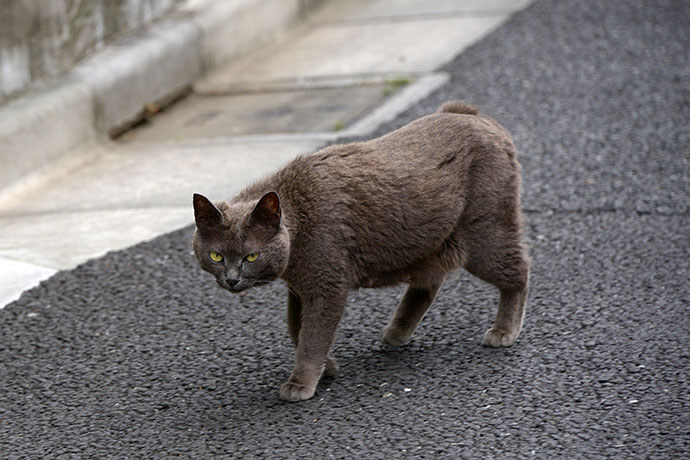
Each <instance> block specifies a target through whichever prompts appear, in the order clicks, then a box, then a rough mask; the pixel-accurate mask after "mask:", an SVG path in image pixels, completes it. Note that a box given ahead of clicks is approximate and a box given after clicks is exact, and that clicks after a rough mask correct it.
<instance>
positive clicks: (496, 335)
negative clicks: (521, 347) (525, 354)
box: [483, 327, 520, 347]
mask: <svg viewBox="0 0 690 460" xmlns="http://www.w3.org/2000/svg"><path fill="white" fill-rule="evenodd" d="M519 334H520V331H518V332H508V331H506V330H505V329H502V328H497V327H492V328H491V329H489V330H488V331H486V334H484V342H483V344H484V346H487V347H509V346H511V345H513V344H514V343H515V341H516V340H517V338H518V335H519Z"/></svg>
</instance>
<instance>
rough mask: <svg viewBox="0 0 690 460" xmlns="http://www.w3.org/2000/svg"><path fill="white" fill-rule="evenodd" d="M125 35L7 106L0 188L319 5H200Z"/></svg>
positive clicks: (1, 110) (2, 113)
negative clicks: (42, 87) (59, 77)
mask: <svg viewBox="0 0 690 460" xmlns="http://www.w3.org/2000/svg"><path fill="white" fill-rule="evenodd" d="M190 3H191V6H187V7H185V8H183V9H182V10H181V11H180V12H179V14H177V16H179V17H172V18H170V19H165V20H161V21H158V22H155V23H154V24H152V25H150V26H148V27H147V28H146V29H145V30H143V31H142V32H141V33H138V34H137V35H135V36H132V37H125V38H123V39H121V40H119V41H117V42H115V43H113V44H111V45H109V46H107V47H106V48H105V49H104V50H103V51H101V52H99V53H97V54H95V55H94V56H92V57H90V58H88V59H87V60H85V61H84V62H82V63H81V64H78V65H77V66H76V67H75V68H74V69H73V71H72V72H71V73H69V74H68V75H67V76H65V77H64V78H62V79H61V80H60V81H59V82H56V84H55V85H54V86H53V87H51V88H47V89H44V90H41V91H39V92H38V93H34V94H30V95H27V96H24V97H22V98H20V99H18V100H16V101H13V102H11V103H9V104H7V105H5V106H3V107H0V164H2V165H3V166H4V167H3V168H2V169H0V191H2V190H4V189H7V188H9V187H10V186H12V188H13V189H14V188H17V187H21V183H22V181H23V180H25V179H26V178H27V176H30V175H32V174H34V175H35V173H37V172H39V171H42V170H46V169H49V168H50V167H51V166H52V164H54V163H56V162H58V161H60V160H61V159H63V158H65V157H68V156H70V155H72V154H73V153H74V152H75V151H79V150H84V149H85V147H86V146H87V145H89V144H90V143H93V142H94V141H95V140H96V139H98V138H99V137H102V136H104V135H105V134H106V133H108V132H109V131H112V130H113V129H117V128H118V127H121V126H125V125H127V124H128V123H131V122H132V121H135V120H137V119H138V118H140V117H141V116H142V115H143V114H144V111H145V107H146V106H147V104H154V105H157V104H159V103H160V102H161V101H164V100H166V99H167V98H170V97H171V96H174V95H175V94H179V93H180V92H181V91H184V90H185V89H186V88H188V87H189V86H190V85H191V84H192V82H193V81H194V80H195V79H196V78H198V77H199V76H200V75H201V74H202V72H206V71H209V70H211V69H212V68H214V67H217V66H219V65H222V64H225V63H227V62H228V61H230V60H231V59H233V58H235V57H237V56H238V55H239V54H241V53H245V52H247V51H249V50H250V49H252V48H254V47H257V46H259V45H261V44H263V43H266V42H267V41H269V40H271V39H273V38H275V37H276V36H277V35H279V34H281V33H283V32H284V31H286V30H287V29H289V28H290V27H292V26H294V25H295V24H297V23H299V22H301V21H303V20H304V19H305V18H306V13H307V12H308V11H309V10H310V9H312V8H313V7H315V6H317V5H318V4H319V3H320V2H319V1H315V0H270V1H262V0H242V1H239V2H238V1H234V2H211V1H209V0H201V1H199V0H197V1H195V2H190Z"/></svg>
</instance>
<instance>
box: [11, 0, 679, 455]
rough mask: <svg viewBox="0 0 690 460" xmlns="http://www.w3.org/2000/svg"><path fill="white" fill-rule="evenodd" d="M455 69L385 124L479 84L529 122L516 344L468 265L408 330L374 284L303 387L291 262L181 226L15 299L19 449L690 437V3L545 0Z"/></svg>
mask: <svg viewBox="0 0 690 460" xmlns="http://www.w3.org/2000/svg"><path fill="white" fill-rule="evenodd" d="M446 70H447V71H449V72H450V73H451V74H452V75H453V79H452V81H451V82H450V83H449V84H448V85H447V86H446V87H444V88H443V89H442V90H440V91H439V92H437V93H436V94H434V95H432V96H431V97H430V98H428V99H427V100H424V101H423V102H422V103H420V104H419V105H418V106H415V107H413V108H412V109H410V110H409V111H408V112H406V113H405V114H403V115H402V116H401V117H400V118H399V119H397V120H396V121H395V123H394V124H393V125H391V126H387V127H385V128H383V129H382V131H385V130H389V129H391V128H393V127H394V126H397V125H401V124H404V123H405V122H407V121H409V120H411V119H413V118H416V117H417V116H419V115H422V114H425V113H428V112H431V111H433V110H435V108H436V107H437V106H438V105H439V104H440V103H441V102H442V101H445V100H447V99H456V98H460V99H466V100H468V101H471V102H473V103H476V104H478V105H480V106H481V108H482V111H483V112H484V113H486V114H489V115H491V116H493V117H494V118H496V119H497V120H498V121H500V122H501V123H502V124H503V125H504V126H505V127H506V128H507V129H508V130H509V131H510V132H511V133H512V134H513V136H514V139H515V141H516V144H517V146H518V150H519V152H520V155H521V157H520V158H521V162H522V165H523V170H524V194H523V197H524V207H525V209H526V218H527V221H528V224H527V225H528V238H529V242H530V244H531V246H532V249H531V254H532V257H533V260H534V262H533V271H532V278H531V281H532V285H531V296H530V300H529V302H528V312H527V317H526V320H525V326H524V330H523V334H522V335H521V337H520V339H519V341H518V343H517V344H516V345H515V346H514V347H512V348H510V349H502V350H493V349H488V348H483V347H481V345H480V343H481V337H482V334H483V333H484V331H485V330H486V329H487V328H488V327H489V326H490V324H491V321H492V319H493V316H494V315H495V308H496V302H497V293H496V292H494V291H493V288H491V287H490V286H487V285H484V284H482V283H481V282H479V281H477V280H475V279H473V278H472V277H470V276H469V275H467V274H465V273H457V274H456V275H454V276H452V277H451V278H450V279H449V280H448V281H447V282H446V284H445V285H444V287H443V288H442V291H441V292H440V294H439V297H438V299H437V302H436V304H435V306H434V307H432V310H431V311H430V312H429V314H428V316H427V318H425V320H424V322H423V324H422V325H421V326H420V329H419V330H418V332H417V334H416V335H415V336H414V338H413V340H412V342H411V343H410V344H409V345H407V346H405V347H403V348H402V349H398V350H388V349H384V348H383V347H381V346H380V345H379V342H378V339H379V334H380V330H381V328H382V327H383V326H384V325H385V323H386V320H387V319H388V317H389V315H391V314H392V312H393V309H394V306H395V303H396V300H397V299H398V298H399V297H400V296H401V294H402V288H395V289H386V290H362V291H359V292H357V293H354V294H353V295H352V296H351V298H350V302H349V308H348V311H347V314H346V318H345V319H344V321H343V324H342V327H341V330H340V334H339V338H338V342H337V349H336V356H337V357H338V359H339V363H340V365H341V372H340V374H339V376H338V377H336V378H335V379H334V380H332V381H329V382H324V383H322V384H321V385H320V387H319V389H318V390H317V394H316V396H315V398H314V399H312V400H310V401H308V402H304V403H300V404H288V403H283V402H281V401H280V400H279V399H278V393H277V389H278V387H279V385H280V383H281V382H282V381H283V380H284V379H285V378H286V377H287V375H288V374H289V372H290V370H291V366H292V350H291V344H290V340H289V338H288V335H287V330H286V327H285V323H284V302H285V297H286V294H285V288H284V286H282V285H280V284H275V285H272V286H268V287H265V288H260V289H256V290H253V291H249V292H248V293H246V295H244V296H232V295H230V294H229V293H226V292H224V291H220V290H218V289H217V288H216V287H215V284H214V283H213V281H212V280H211V279H210V277H209V276H207V275H205V274H202V272H201V270H200V269H199V268H198V267H197V265H196V262H195V261H194V260H193V257H192V254H191V248H190V244H189V243H190V239H191V229H184V230H182V231H178V232H175V233H172V234H169V235H165V236H163V237H160V238H158V239H156V240H154V241H152V242H149V243H145V244H141V245H139V246H136V247H134V248H131V249H127V250H125V251H120V252H116V253H111V254H108V255H107V256H105V257H103V258H101V259H98V260H94V261H91V262H88V263H86V264H84V265H82V266H80V267H78V268H77V269H75V270H72V271H67V272H60V273H58V274H57V275H55V276H54V277H53V278H51V279H49V280H48V281H46V282H44V283H42V284H41V285H40V286H39V287H37V288H35V289H33V290H31V291H29V292H27V293H25V294H24V295H23V296H22V297H21V299H19V301H17V302H15V303H14V304H11V305H9V306H8V307H6V308H5V309H4V310H0V331H1V332H0V334H1V337H2V338H1V339H0V341H1V342H2V343H0V388H1V389H2V391H1V392H0V458H7V459H15V458H71V457H74V458H87V457H88V458H108V457H110V458H167V457H174V456H181V457H187V458H211V457H214V456H219V457H228V458H229V457H234V458H272V459H273V458H444V457H445V458H468V459H470V458H471V459H473V458H543V459H554V458H568V459H579V458H582V459H596V458H614V459H618V458H626V459H627V458H654V459H657V458H658V459H672V458H687V457H688V455H689V453H690V390H689V389H688V388H690V372H689V370H690V361H689V357H690V335H689V334H688V330H689V326H690V313H689V312H688V307H689V304H690V283H689V282H688V279H689V278H690V235H689V233H690V232H689V231H688V228H689V227H690V148H689V146H690V128H689V127H688V120H690V85H689V83H688V82H689V81H690V3H689V2H686V1H682V0H678V1H669V0H660V1H646V2H644V1H613V0H609V1H600V0H588V1H578V2H573V1H565V0H563V1H538V2H537V3H535V4H533V5H532V6H531V7H529V8H528V9H526V10H524V11H522V12H520V13H518V14H517V15H516V16H514V17H513V18H512V19H511V20H510V21H509V22H508V23H507V24H506V25H504V26H503V27H501V28H500V29H499V30H497V31H496V32H494V33H493V34H491V35H490V36H489V37H487V38H486V39H484V40H482V41H481V42H479V43H478V44H477V45H475V46H473V47H471V48H470V49H468V50H467V51H466V52H464V53H463V54H462V55H460V56H459V57H458V58H457V59H455V60H454V61H453V62H452V63H451V64H449V65H448V66H447V69H446ZM190 212H191V209H190ZM37 257H40V255H37Z"/></svg>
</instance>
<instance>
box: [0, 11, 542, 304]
mask: <svg viewBox="0 0 690 460" xmlns="http://www.w3.org/2000/svg"><path fill="white" fill-rule="evenodd" d="M528 3H529V1H528V0H515V1H511V0H492V1H478V0H466V1H452V0H433V1H432V0H405V1H391V0H371V1H363V0H362V1H352V2H331V3H326V4H324V5H323V6H322V7H321V8H320V9H318V10H317V11H315V12H314V14H312V15H311V16H310V17H309V19H308V20H307V21H306V22H305V23H303V24H302V25H299V26H297V27H294V28H293V30H292V31H291V32H289V33H288V34H286V35H284V36H283V37H282V39H281V40H279V41H274V42H272V43H270V44H269V45H266V46H263V47H261V48H258V49H255V50H254V51H252V52H250V53H248V54H245V55H244V56H242V57H241V58H233V59H230V60H229V64H228V65H226V66H224V67H220V68H218V69H217V70H215V71H213V72H211V73H209V74H207V75H204V76H202V77H201V78H199V79H198V80H196V81H195V83H194V84H193V88H192V92H191V94H190V95H189V96H188V97H187V98H185V99H184V100H182V101H180V102H178V103H177V104H175V105H173V106H171V107H169V108H167V109H166V110H164V111H162V112H161V113H158V114H156V115H155V116H151V117H150V119H149V122H148V123H146V124H145V125H143V126H141V127H139V128H137V129H135V130H132V131H130V132H127V133H126V134H124V135H123V136H121V137H120V138H119V139H118V140H116V141H105V140H104V141H99V142H97V143H90V142H91V140H92V139H93V138H94V137H95V136H93V135H91V134H89V135H88V136H82V137H83V139H81V138H80V137H79V136H77V137H75V139H72V140H70V142H71V144H70V145H71V147H70V149H71V153H72V154H71V155H68V156H67V157H66V158H69V159H68V160H63V161H61V162H57V163H51V164H52V165H53V166H51V168H50V170H49V171H48V172H45V173H42V174H40V175H37V176H35V177H34V178H33V179H32V180H31V181H29V182H28V183H25V184H24V185H23V186H22V187H15V188H13V189H12V190H4V191H0V279H2V284H1V285H0V306H4V305H6V304H7V303H9V302H11V301H13V300H15V299H16V298H18V296H19V295H20V294H21V292H23V291H24V290H26V289H28V288H30V287H32V286H34V285H36V284H37V283H38V282H40V281H41V280H43V279H45V278H47V277H49V276H51V275H52V274H53V273H55V272H56V271H58V270H64V269H70V268H73V267H75V266H76V265H78V264H80V263H82V262H84V261H86V260H89V259H91V258H94V257H99V256H101V255H103V254H105V253H106V252H108V251H111V250H117V249H122V248H125V247H128V246H131V245H133V244H136V243H138V242H141V241H145V240H148V239H151V238H153V237H155V236H158V235H160V234H163V233H167V232H170V231H173V230H175V229H179V228H182V227H184V226H187V225H189V224H191V223H192V222H193V214H192V212H191V205H190V200H191V195H192V193H193V192H199V193H203V194H206V195H208V196H210V197H212V198H214V199H222V198H226V197H230V196H231V195H232V194H234V193H235V192H237V191H238V190H239V189H241V188H242V187H244V186H246V185H248V184H249V183H250V182H252V181H254V180H256V179H257V178H259V177H261V176H263V175H265V174H267V173H268V172H270V171H272V170H274V169H276V168H277V167H278V166H279V165H280V164H282V163H285V162H287V161H289V160H290V159H292V158H294V157H295V156H296V155H299V154H305V153H310V152H313V151H314V150H316V149H317V148H318V147H319V146H321V145H323V144H324V143H326V142H330V141H333V140H336V139H338V138H341V137H351V136H361V135H367V134H368V133H371V132H372V131H373V130H374V129H375V128H376V127H377V126H379V125H380V124H381V123H383V122H385V121H388V120H391V119H393V118H394V117H395V116H396V115H397V114H398V113H400V112H401V111H402V110H404V109H405V108H406V107H408V106H409V105H411V104H413V103H414V102H416V101H418V100H420V99H421V98H423V97H425V96H427V95H428V94H430V93H431V92H432V91H434V90H435V89H437V88H439V87H440V86H442V85H443V84H445V83H447V81H448V77H447V76H446V75H445V74H443V73H438V72H437V71H436V69H438V68H440V67H441V66H442V65H443V64H445V63H447V62H448V61H449V60H451V59H452V58H453V57H454V56H456V55H457V54H458V53H460V52H461V51H462V50H463V49H464V48H466V47H467V46H469V45H471V44H472V43H474V42H475V41H477V40H479V39H480V38H482V37H483V36H484V35H486V34H487V33H488V32H490V31H491V30H493V29H494V28H496V27H497V26H498V25H500V24H501V23H502V22H503V21H504V20H506V19H507V18H508V17H509V16H510V15H511V14H512V13H513V12H514V11H516V10H518V9H521V8H523V7H525V6H526V5H527V4H528ZM207 20H209V21H210V20H212V18H208V17H207ZM257 20H259V18H257ZM218 30H221V29H218ZM168 44H169V46H172V47H174V46H175V45H174V44H175V41H174V40H170V41H169V42H168ZM212 45H213V46H215V47H217V48H219V49H217V55H218V56H221V55H223V54H224V53H225V54H229V53H230V52H231V50H224V49H222V47H236V46H237V44H236V43H231V42H227V41H223V40H222V39H221V38H220V36H219V37H216V39H215V41H214V42H213V43H212ZM164 51H165V53H173V54H174V48H171V49H166V50H164ZM132 56H138V57H132V59H141V55H137V54H136V53H133V54H132ZM211 59H212V57H208V60H211ZM180 62H181V63H182V65H183V64H184V60H182V61H180ZM164 71H167V70H165V69H164ZM145 77H146V76H144V75H141V76H140V77H139V78H145ZM114 78H116V77H114ZM111 83H112V84H111V85H110V86H108V88H109V89H108V90H107V91H106V92H107V97H108V100H105V101H104V102H103V104H105V105H104V107H105V108H108V107H110V108H113V110H115V108H116V106H117V104H118V103H119V102H121V100H122V99H123V98H125V97H131V94H129V89H130V86H131V82H130V83H129V84H128V83H127V81H111ZM468 96H469V95H468ZM108 101H112V102H108ZM156 110H157V107H152V108H151V112H155V111H156ZM87 112H88V111H87ZM113 113H114V112H113ZM66 115H67V116H77V117H79V116H88V115H80V114H79V112H78V111H75V112H74V113H72V114H70V113H68V114H66ZM85 122H90V121H89V120H85ZM82 141H83V142H82ZM32 142H33V141H32ZM85 142H88V143H85ZM37 146H38V147H37V148H41V145H40V142H38V143H37ZM44 147H45V146H44Z"/></svg>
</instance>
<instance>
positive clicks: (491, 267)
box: [465, 233, 529, 347]
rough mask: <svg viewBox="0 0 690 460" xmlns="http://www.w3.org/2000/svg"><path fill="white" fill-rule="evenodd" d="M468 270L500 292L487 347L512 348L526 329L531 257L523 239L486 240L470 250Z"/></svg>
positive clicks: (516, 237)
mask: <svg viewBox="0 0 690 460" xmlns="http://www.w3.org/2000/svg"><path fill="white" fill-rule="evenodd" d="M484 235H485V236H486V235H487V233H484ZM465 268H466V269H467V271H469V272H470V273H472V274H473V275H475V276H476V277H478V278H480V279H482V280H484V281H486V282H488V283H491V284H493V285H494V286H496V287H497V288H498V289H499V291H500V299H499V303H498V314H497V315H496V321H495V322H494V324H493V326H491V328H490V329H489V330H488V331H486V334H484V345H486V346H490V347H509V346H511V345H512V344H513V343H515V340H517V338H518V335H519V334H520V330H521V329H522V321H523V318H524V316H525V303H526V301H527V291H528V283H529V257H528V256H527V251H526V250H525V248H524V247H523V245H522V244H521V243H520V241H519V236H518V235H515V236H514V237H512V238H508V237H505V236H503V237H497V236H494V237H487V238H485V239H484V241H483V243H482V244H481V247H475V249H474V250H472V251H470V254H469V257H468V260H467V263H466V265H465Z"/></svg>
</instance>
